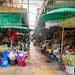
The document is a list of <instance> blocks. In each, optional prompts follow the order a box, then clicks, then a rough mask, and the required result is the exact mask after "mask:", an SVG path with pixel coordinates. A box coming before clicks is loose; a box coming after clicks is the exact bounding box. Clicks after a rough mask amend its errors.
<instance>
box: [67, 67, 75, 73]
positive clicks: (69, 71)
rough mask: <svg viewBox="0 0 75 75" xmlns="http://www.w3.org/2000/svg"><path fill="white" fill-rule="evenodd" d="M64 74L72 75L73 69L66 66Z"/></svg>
mask: <svg viewBox="0 0 75 75" xmlns="http://www.w3.org/2000/svg"><path fill="white" fill-rule="evenodd" d="M66 72H67V73H70V74H74V67H70V66H66Z"/></svg>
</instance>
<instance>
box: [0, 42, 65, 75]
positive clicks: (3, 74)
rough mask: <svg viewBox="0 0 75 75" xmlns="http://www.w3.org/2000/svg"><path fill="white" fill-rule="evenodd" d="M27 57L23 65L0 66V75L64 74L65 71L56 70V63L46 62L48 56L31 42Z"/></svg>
mask: <svg viewBox="0 0 75 75" xmlns="http://www.w3.org/2000/svg"><path fill="white" fill-rule="evenodd" d="M28 52H29V56H28V58H27V59H26V60H25V66H23V67H19V66H18V65H16V66H10V65H9V66H7V67H2V68H0V75H65V72H63V71H61V70H58V69H59V67H58V66H59V65H57V63H46V61H49V58H48V57H46V56H45V55H44V54H41V52H40V48H37V47H36V46H34V45H33V43H31V45H30V50H29V51H28Z"/></svg>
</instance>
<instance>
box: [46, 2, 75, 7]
mask: <svg viewBox="0 0 75 75" xmlns="http://www.w3.org/2000/svg"><path fill="white" fill-rule="evenodd" d="M69 7H71V8H72V7H75V1H68V2H67V1H66V2H61V3H55V4H50V5H46V6H45V8H69Z"/></svg>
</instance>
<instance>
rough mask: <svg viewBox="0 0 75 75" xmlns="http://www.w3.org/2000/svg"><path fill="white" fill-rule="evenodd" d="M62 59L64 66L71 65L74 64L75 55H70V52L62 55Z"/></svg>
mask: <svg viewBox="0 0 75 75" xmlns="http://www.w3.org/2000/svg"><path fill="white" fill-rule="evenodd" d="M63 60H64V62H65V65H66V66H72V67H73V66H75V56H74V55H70V54H66V55H63Z"/></svg>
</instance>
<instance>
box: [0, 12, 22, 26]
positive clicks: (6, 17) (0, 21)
mask: <svg viewBox="0 0 75 75" xmlns="http://www.w3.org/2000/svg"><path fill="white" fill-rule="evenodd" d="M22 17H23V13H0V26H5V25H23V24H22Z"/></svg>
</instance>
